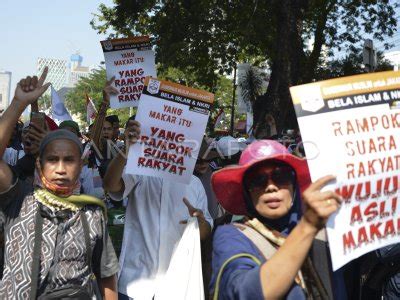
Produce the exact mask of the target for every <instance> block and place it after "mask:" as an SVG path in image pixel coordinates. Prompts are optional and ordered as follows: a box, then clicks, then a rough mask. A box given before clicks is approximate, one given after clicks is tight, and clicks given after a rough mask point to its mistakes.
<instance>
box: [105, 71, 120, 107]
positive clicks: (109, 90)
mask: <svg viewBox="0 0 400 300" xmlns="http://www.w3.org/2000/svg"><path fill="white" fill-rule="evenodd" d="M114 80H115V76H113V77H112V78H111V79H110V80H108V81H107V82H106V85H105V86H104V89H103V101H104V102H107V106H108V105H110V96H111V95H117V94H118V90H117V89H116V88H115V87H113V86H112V84H113V83H114Z"/></svg>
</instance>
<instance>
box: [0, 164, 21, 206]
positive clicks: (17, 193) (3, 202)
mask: <svg viewBox="0 0 400 300" xmlns="http://www.w3.org/2000/svg"><path fill="white" fill-rule="evenodd" d="M12 182H13V183H12V184H11V186H10V187H9V189H8V190H7V191H4V192H2V193H0V209H1V210H2V211H3V212H5V211H7V213H8V212H9V211H10V210H11V211H12V210H13V209H12V207H14V206H15V208H17V207H18V206H20V205H18V203H20V202H22V200H23V199H24V197H25V195H26V191H27V189H26V187H24V183H25V182H24V181H23V180H20V179H18V177H17V175H16V174H15V172H14V171H13V180H12Z"/></svg>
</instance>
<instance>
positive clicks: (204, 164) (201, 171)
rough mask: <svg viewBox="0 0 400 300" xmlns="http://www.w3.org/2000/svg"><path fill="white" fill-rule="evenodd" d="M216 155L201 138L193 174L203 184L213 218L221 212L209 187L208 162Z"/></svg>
mask: <svg viewBox="0 0 400 300" xmlns="http://www.w3.org/2000/svg"><path fill="white" fill-rule="evenodd" d="M217 157H218V153H217V152H216V151H215V150H214V149H211V145H210V143H207V142H206V140H205V139H203V141H202V143H201V146H200V150H199V154H198V158H197V160H196V165H195V167H194V175H195V176H197V177H198V178H199V179H200V181H201V183H202V184H203V187H204V190H205V191H206V194H207V200H208V211H209V213H210V215H211V217H212V218H213V219H214V220H215V219H216V218H218V217H220V216H221V215H222V214H223V212H222V211H221V209H220V205H219V203H218V201H217V199H216V197H215V194H214V191H213V190H212V187H211V175H212V170H211V167H210V162H211V161H212V160H213V159H215V158H217Z"/></svg>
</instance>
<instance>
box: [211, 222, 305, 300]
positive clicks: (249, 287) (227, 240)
mask: <svg viewBox="0 0 400 300" xmlns="http://www.w3.org/2000/svg"><path fill="white" fill-rule="evenodd" d="M239 253H248V254H252V255H254V256H255V257H257V258H258V259H259V260H260V261H261V262H265V259H264V257H263V256H262V255H261V254H260V253H259V251H258V249H257V247H256V246H255V245H254V244H253V243H252V242H251V241H250V240H249V239H248V238H247V237H246V236H245V235H244V234H243V233H241V232H240V231H239V230H238V229H237V228H236V227H235V226H234V225H231V224H230V225H224V226H220V227H218V228H217V230H216V231H215V234H214V241H213V259H212V271H213V272H212V279H211V283H210V287H211V290H212V291H214V288H215V287H214V285H215V280H216V278H217V275H218V272H219V270H220V268H221V266H222V264H223V263H224V262H225V261H226V260H227V259H228V258H230V257H232V256H233V255H235V254H239ZM218 299H219V300H225V299H229V300H231V299H240V300H246V299H249V300H257V299H260V300H263V299H264V298H263V293H262V289H261V281H260V267H259V266H258V265H257V264H256V263H255V262H254V261H253V260H251V259H250V258H246V257H243V258H237V259H235V260H233V261H232V262H230V263H229V264H228V265H227V266H226V267H225V270H224V272H223V274H222V278H221V281H220V287H219V297H218ZM286 299H290V300H302V299H306V297H305V294H304V292H303V290H302V289H301V287H300V286H298V285H297V284H293V286H292V288H291V289H290V290H289V293H288V294H287V295H286Z"/></svg>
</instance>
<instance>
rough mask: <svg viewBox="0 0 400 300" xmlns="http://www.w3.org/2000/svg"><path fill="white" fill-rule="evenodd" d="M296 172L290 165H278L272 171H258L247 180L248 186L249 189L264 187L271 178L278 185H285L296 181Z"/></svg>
mask: <svg viewBox="0 0 400 300" xmlns="http://www.w3.org/2000/svg"><path fill="white" fill-rule="evenodd" d="M295 176H296V174H295V172H294V171H293V169H292V168H290V167H286V166H283V167H276V168H275V169H274V170H273V171H272V172H269V173H265V172H260V171H259V172H256V173H255V174H254V175H251V176H250V177H249V178H248V180H246V186H247V188H248V189H249V190H257V189H264V188H265V187H266V186H267V184H268V182H269V180H270V179H271V180H272V182H273V183H275V184H276V185H278V186H285V185H289V184H293V183H294V182H295Z"/></svg>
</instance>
